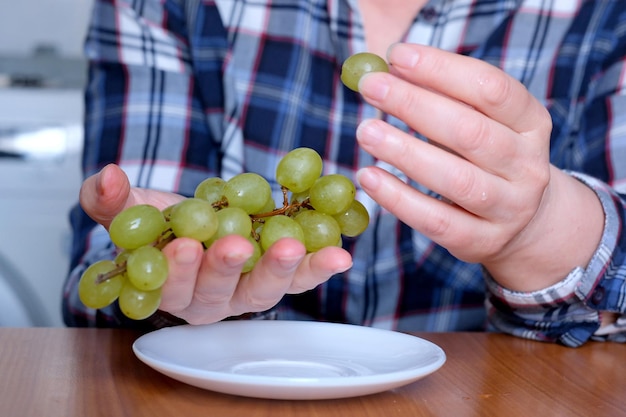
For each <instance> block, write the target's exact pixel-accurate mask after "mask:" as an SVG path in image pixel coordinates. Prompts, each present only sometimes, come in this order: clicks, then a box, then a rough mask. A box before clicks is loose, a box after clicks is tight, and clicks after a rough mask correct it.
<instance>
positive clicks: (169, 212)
mask: <svg viewBox="0 0 626 417" xmlns="http://www.w3.org/2000/svg"><path fill="white" fill-rule="evenodd" d="M175 205H176V204H172V205H171V206H167V207H165V208H164V209H163V210H161V213H162V214H163V218H164V219H165V228H168V227H170V225H169V223H168V222H169V221H170V218H171V217H172V209H174V206H175Z"/></svg>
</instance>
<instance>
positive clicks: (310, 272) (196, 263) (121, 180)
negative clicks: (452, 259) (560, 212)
mask: <svg viewBox="0 0 626 417" xmlns="http://www.w3.org/2000/svg"><path fill="white" fill-rule="evenodd" d="M182 199H183V197H182V196H180V195H176V194H170V193H164V192H158V191H154V190H146V189H140V188H133V187H131V186H130V184H129V182H128V178H127V177H126V175H125V174H124V172H123V171H122V170H121V169H120V168H119V167H117V166H115V165H109V166H107V167H105V168H104V169H102V171H100V172H99V173H98V174H95V175H93V176H91V177H90V178H88V179H87V180H85V182H84V183H83V186H82V188H81V192H80V203H81V205H82V207H83V209H84V210H85V212H86V213H87V214H88V215H89V216H90V217H91V218H93V219H94V220H95V221H96V222H98V223H100V224H102V225H103V226H104V227H106V228H108V227H109V225H110V223H111V220H112V219H113V218H114V217H115V215H117V213H119V212H120V211H121V210H123V209H124V208H126V207H130V206H132V205H136V204H151V205H153V206H156V207H158V208H160V209H163V208H165V207H168V206H170V205H172V204H174V203H176V202H178V201H180V200H182ZM163 253H164V254H165V255H166V256H167V259H168V263H169V277H168V279H167V281H166V283H165V284H164V286H163V294H162V301H161V307H160V308H161V310H163V311H166V312H168V313H171V314H173V315H175V316H178V317H180V318H182V319H185V320H186V321H187V322H189V323H192V324H201V323H211V322H216V321H219V320H222V319H224V318H226V317H229V316H238V315H240V314H243V313H247V312H258V311H265V310H268V309H269V308H271V307H273V306H274V305H275V304H276V303H278V301H280V299H281V298H282V297H283V296H284V295H285V294H290V293H300V292H303V291H306V290H309V289H311V288H314V287H316V286H317V285H319V284H320V283H322V282H324V281H326V280H327V279H328V278H330V277H331V276H332V275H334V274H336V273H339V272H343V271H345V270H347V269H348V268H350V266H351V265H352V259H351V257H350V255H349V254H348V253H347V252H346V251H344V250H343V249H341V248H337V247H328V248H324V249H322V250H320V251H319V252H317V253H314V254H306V250H305V248H304V246H303V245H302V244H301V243H300V242H298V241H297V240H294V239H282V240H280V241H278V242H276V243H275V244H274V245H273V246H272V247H271V248H270V249H269V250H268V251H267V252H266V253H265V254H264V255H263V256H262V257H261V259H260V260H259V261H258V263H257V265H256V266H255V268H254V269H253V270H252V271H250V272H249V273H246V274H243V275H242V274H241V269H242V267H243V265H244V263H245V262H246V260H247V259H248V258H249V257H250V256H251V255H252V245H250V243H249V242H248V241H247V240H246V239H244V238H243V237H240V236H227V237H224V238H222V239H220V240H218V241H217V242H215V243H214V244H213V245H211V247H210V248H209V249H207V250H204V249H203V247H202V244H201V243H200V242H197V241H194V240H192V239H187V238H179V239H175V240H174V241H172V242H170V243H169V244H168V245H167V246H166V247H165V248H164V249H163Z"/></svg>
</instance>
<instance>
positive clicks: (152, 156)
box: [63, 0, 210, 327]
mask: <svg viewBox="0 0 626 417" xmlns="http://www.w3.org/2000/svg"><path fill="white" fill-rule="evenodd" d="M178 3H180V2H174V1H153V0H151V1H144V2H131V1H115V2H111V1H104V0H101V1H100V0H97V1H95V2H94V8H93V12H92V19H91V22H90V27H89V31H88V36H87V38H86V41H85V54H86V57H87V60H88V67H89V73H88V82H87V85H86V88H85V140H84V151H83V174H84V176H85V177H87V176H89V175H92V174H94V173H96V172H97V171H99V170H100V169H102V167H104V166H105V165H107V164H109V163H116V164H118V165H119V166H120V167H121V168H122V169H123V170H124V171H125V172H126V174H127V175H128V177H129V180H130V182H131V185H134V186H142V187H150V188H157V189H161V190H164V191H172V192H180V193H183V194H184V193H188V192H189V189H190V187H191V186H192V185H191V184H192V183H193V181H194V180H195V178H189V175H187V174H183V173H181V172H182V168H181V167H183V166H186V165H187V164H188V162H189V158H188V153H189V152H190V151H189V143H190V136H194V135H195V136H196V137H203V140H204V141H205V142H209V143H210V139H207V138H210V135H209V134H208V132H207V128H206V123H205V121H204V120H203V119H202V117H199V116H197V115H198V114H199V113H201V112H200V111H198V110H197V107H196V104H195V103H197V102H198V99H197V98H196V94H195V90H194V80H193V76H192V71H191V69H190V68H191V64H190V58H189V56H188V48H187V44H186V41H185V39H186V33H185V30H186V29H185V25H184V16H183V15H184V13H183V12H182V10H179V9H178V8H177V7H179V6H177V4H178ZM190 131H193V133H189V132H190ZM196 154H197V155H198V157H199V158H202V157H206V153H203V152H201V150H199V151H198V152H197V153H196ZM204 166H205V168H204V169H205V170H206V164H205V165H204ZM198 171H199V172H200V171H201V170H198ZM198 175H201V174H198ZM70 221H71V224H72V228H73V243H72V257H71V266H70V274H69V276H68V278H67V279H66V283H65V287H64V294H63V315H64V320H65V322H66V324H67V325H68V326H98V327H112V326H115V327H118V326H119V327H145V326H151V320H147V321H145V322H134V321H131V320H128V319H126V318H125V317H124V316H123V315H122V314H121V312H120V310H119V308H118V307H117V303H114V304H113V305H111V306H109V307H107V308H104V309H101V310H97V311H96V310H93V309H89V308H87V307H85V306H84V305H83V304H82V303H81V301H80V299H79V297H78V281H79V279H80V276H81V274H82V272H83V271H84V270H85V269H86V268H87V267H88V266H89V265H90V264H92V263H94V262H96V261H98V260H100V259H112V258H113V257H114V256H115V252H116V248H115V247H114V245H113V244H112V243H111V241H110V240H109V237H108V233H107V231H106V230H105V229H104V228H103V227H102V226H99V225H97V224H96V223H95V222H94V221H92V220H91V219H90V218H89V217H88V216H87V215H86V214H85V212H84V211H83V210H82V209H81V208H80V206H78V205H77V206H76V207H75V208H74V209H73V210H72V212H71V214H70ZM158 319H159V323H160V324H163V323H162V318H161V317H159V318H158Z"/></svg>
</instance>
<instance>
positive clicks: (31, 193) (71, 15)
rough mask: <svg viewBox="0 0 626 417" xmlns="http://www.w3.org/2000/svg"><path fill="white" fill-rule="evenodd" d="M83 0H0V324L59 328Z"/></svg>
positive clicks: (76, 178) (85, 11) (78, 139)
mask: <svg viewBox="0 0 626 417" xmlns="http://www.w3.org/2000/svg"><path fill="white" fill-rule="evenodd" d="M91 6H92V0H19V1H16V0H0V326H13V327H15V326H63V321H62V317H61V295H62V285H63V280H64V279H65V276H66V275H67V272H68V264H69V251H70V240H71V235H70V226H69V221H68V213H69V210H70V207H71V206H72V205H73V204H74V203H75V202H76V201H77V197H78V189H79V187H80V183H81V173H80V154H81V149H82V137H83V136H82V117H83V101H82V100H83V99H82V89H83V85H84V82H85V78H86V74H85V68H86V67H85V62H84V59H83V55H82V47H83V41H84V37H85V34H86V30H87V24H88V20H89V16H90V13H91Z"/></svg>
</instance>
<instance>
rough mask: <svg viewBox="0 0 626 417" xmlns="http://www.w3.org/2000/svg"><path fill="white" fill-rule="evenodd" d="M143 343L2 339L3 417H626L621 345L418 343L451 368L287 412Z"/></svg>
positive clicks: (90, 336)
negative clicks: (178, 371)
mask: <svg viewBox="0 0 626 417" xmlns="http://www.w3.org/2000/svg"><path fill="white" fill-rule="evenodd" d="M139 335H140V334H139V333H136V332H133V331H128V330H112V329H65V328H0V416H2V417H13V416H15V417H28V416H46V417H50V416H63V417H73V416H80V417H89V416H115V417H120V416H133V417H140V416H152V417H156V416H177V417H195V416H216V417H226V416H242V417H258V416H280V417H289V416H298V417H306V416H323V417H333V416H338V417H350V416H384V417H393V416H410V417H419V416H446V417H451V416H452V417H460V416H481V417H486V416H498V417H516V416H524V417H528V416H531V417H543V416H568V417H570V416H585V417H600V416H611V417H616V416H626V346H624V345H620V344H612V343H599V342H598V343H589V344H587V345H585V346H583V347H581V348H576V349H572V348H566V347H562V346H557V345H552V344H547V343H540V342H531V341H526V340H521V339H517V338H514V337H511V336H506V335H499V334H485V333H418V334H416V335H417V336H420V337H422V338H424V339H427V340H430V341H432V342H434V343H436V344H438V345H439V346H441V347H442V348H443V349H444V351H445V352H446V355H447V361H446V363H445V364H444V366H443V367H442V368H441V369H439V370H438V371H436V372H435V373H433V374H431V375H429V376H427V377H425V378H423V379H421V380H419V381H417V382H414V383H412V384H410V385H407V386H404V387H402V388H398V389H395V390H392V391H387V392H384V393H380V394H374V395H369V396H363V397H355V398H346V399H336V400H314V401H283V400H264V399H254V398H245V397H237V396H232V395H226V394H219V393H215V392H211V391H206V390H202V389H199V388H195V387H192V386H189V385H186V384H183V383H181V382H178V381H175V380H173V379H170V378H169V377H166V376H164V375H161V374H160V373H158V372H156V371H154V370H152V369H151V368H149V367H148V366H147V365H145V364H143V363H142V362H140V361H139V360H138V359H137V358H136V357H135V356H134V354H133V352H132V350H131V345H132V343H133V341H134V340H135V339H136V338H137V337H138V336H139Z"/></svg>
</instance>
